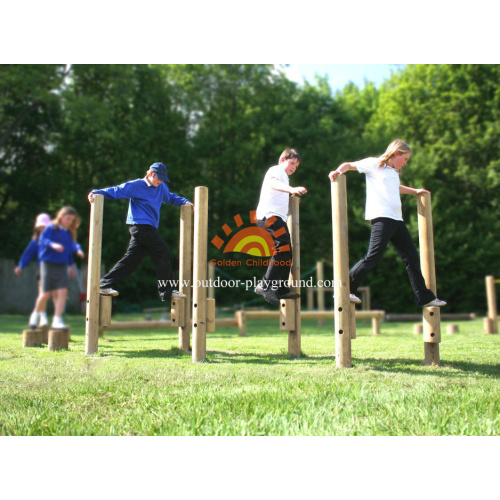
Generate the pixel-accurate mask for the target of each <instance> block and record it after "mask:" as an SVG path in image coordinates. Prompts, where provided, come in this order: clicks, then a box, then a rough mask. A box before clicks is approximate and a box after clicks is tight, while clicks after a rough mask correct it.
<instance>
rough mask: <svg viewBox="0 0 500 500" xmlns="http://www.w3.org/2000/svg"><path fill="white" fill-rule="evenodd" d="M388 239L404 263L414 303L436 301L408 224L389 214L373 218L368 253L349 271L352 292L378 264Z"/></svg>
mask: <svg viewBox="0 0 500 500" xmlns="http://www.w3.org/2000/svg"><path fill="white" fill-rule="evenodd" d="M389 241H391V242H392V243H393V245H394V247H395V248H396V250H397V252H398V254H399V255H400V257H401V258H402V259H403V262H404V263H405V266H406V272H407V273H408V277H409V278H410V283H411V285H412V288H413V292H414V294H415V303H416V304H417V305H418V306H423V305H425V304H427V303H428V302H430V301H431V300H433V299H434V298H435V295H434V294H433V293H432V291H431V290H429V289H428V288H427V287H426V286H425V280H424V278H423V276H422V272H421V270H420V259H419V256H418V252H417V249H416V248H415V244H414V243H413V240H412V238H411V235H410V233H409V231H408V229H407V227H406V225H405V223H404V222H403V221H396V220H393V219H389V218H386V217H380V218H378V219H373V220H372V228H371V234H370V244H369V247H368V252H367V254H366V255H365V256H364V257H363V258H362V259H361V260H360V261H359V262H358V263H357V264H356V265H354V266H353V268H352V269H351V270H350V272H349V278H350V280H349V281H350V287H351V293H356V292H357V290H358V287H359V285H360V284H361V282H362V281H363V279H364V278H365V277H366V275H367V274H368V273H369V272H370V271H371V270H372V269H373V268H374V267H375V266H376V265H377V263H378V261H379V260H380V259H381V257H382V255H383V254H384V251H385V249H386V248H387V245H388V243H389Z"/></svg>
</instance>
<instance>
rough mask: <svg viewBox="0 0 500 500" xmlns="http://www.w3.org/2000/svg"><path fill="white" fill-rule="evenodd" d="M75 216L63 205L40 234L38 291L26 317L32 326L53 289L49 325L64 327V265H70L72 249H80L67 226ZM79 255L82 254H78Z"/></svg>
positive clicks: (66, 293)
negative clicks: (39, 279) (53, 297)
mask: <svg viewBox="0 0 500 500" xmlns="http://www.w3.org/2000/svg"><path fill="white" fill-rule="evenodd" d="M77 218H79V216H78V213H77V211H76V210H75V209H74V208H73V207H63V208H61V210H59V212H58V213H57V215H56V218H55V219H54V221H53V222H51V223H50V224H49V225H48V226H47V227H46V228H45V230H44V231H43V233H42V234H41V235H40V239H39V240H38V247H39V248H38V257H39V259H40V276H41V290H40V293H39V294H38V298H37V300H36V303H35V311H34V312H33V313H32V314H31V316H30V321H29V324H30V326H31V327H32V328H35V327H36V325H37V323H38V319H39V317H40V315H42V314H43V313H44V312H45V307H46V304H47V300H48V299H49V297H50V295H51V294H52V292H54V291H57V294H56V299H55V304H54V319H53V321H52V328H64V327H65V324H64V322H63V320H62V314H63V311H64V306H65V305H66V298H67V295H68V286H69V275H68V266H72V265H73V263H74V261H73V252H77V251H79V252H81V249H80V250H79V245H78V244H77V243H76V241H75V236H76V235H74V234H72V233H71V232H70V228H71V226H72V224H73V223H74V221H75V219H77ZM82 255H83V254H82Z"/></svg>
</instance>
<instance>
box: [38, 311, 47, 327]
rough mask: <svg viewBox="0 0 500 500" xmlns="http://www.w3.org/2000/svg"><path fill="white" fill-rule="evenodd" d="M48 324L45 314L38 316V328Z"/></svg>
mask: <svg viewBox="0 0 500 500" xmlns="http://www.w3.org/2000/svg"><path fill="white" fill-rule="evenodd" d="M48 324H49V318H47V314H46V313H41V314H40V326H47V325H48Z"/></svg>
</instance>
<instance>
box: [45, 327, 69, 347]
mask: <svg viewBox="0 0 500 500" xmlns="http://www.w3.org/2000/svg"><path fill="white" fill-rule="evenodd" d="M68 341H69V328H68V327H66V328H58V329H52V330H49V344H48V348H49V351H60V350H61V349H68Z"/></svg>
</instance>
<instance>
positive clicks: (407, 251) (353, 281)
mask: <svg viewBox="0 0 500 500" xmlns="http://www.w3.org/2000/svg"><path fill="white" fill-rule="evenodd" d="M410 156H411V148H410V146H408V144H406V143H404V142H403V141H401V140H399V139H397V140H395V141H393V142H391V144H389V146H388V147H387V150H386V152H385V153H384V154H383V155H382V156H381V157H375V158H365V159H364V160H360V161H355V162H349V163H342V165H340V166H339V167H338V168H337V170H334V171H332V172H330V174H329V175H328V177H329V178H330V180H331V181H334V180H335V178H336V177H337V176H338V175H342V174H344V173H345V172H347V171H348V170H357V171H358V172H361V173H363V174H365V175H366V208H365V219H366V220H369V221H371V226H372V227H371V234H370V245H369V248H368V252H367V254H366V255H365V256H364V257H363V258H362V259H361V260H360V261H359V262H358V263H357V264H356V265H355V266H354V267H353V268H352V269H351V270H350V272H349V278H350V279H349V281H350V290H351V302H356V303H360V302H361V300H360V299H359V298H358V297H356V292H357V289H358V287H359V285H360V283H361V282H362V281H363V279H364V278H365V277H366V275H367V274H368V272H369V271H370V270H371V269H373V268H374V267H375V266H376V265H377V263H378V261H379V260H380V258H381V257H382V255H383V253H384V251H385V249H386V248H387V245H388V243H389V241H391V242H392V244H393V245H394V247H395V248H396V250H397V252H398V254H399V256H400V257H401V259H402V260H403V262H404V263H405V266H406V272H407V273H408V277H409V278H410V283H411V286H412V288H413V292H414V294H415V303H416V304H417V305H418V306H421V307H425V306H439V307H441V306H444V305H446V302H444V301H443V300H439V299H438V298H437V297H436V296H435V295H434V293H433V292H432V291H431V290H429V289H428V288H427V287H426V285H425V280H424V277H423V276H422V272H421V270H420V259H419V256H418V252H417V249H416V247H415V244H414V243H413V240H412V238H411V236H410V233H409V231H408V229H407V227H406V224H405V223H404V221H403V214H402V211H401V198H400V193H404V194H414V195H417V194H420V193H428V192H429V191H427V190H426V189H414V188H410V187H407V186H402V185H401V184H400V183H399V174H400V172H401V170H402V169H403V168H404V167H405V165H406V163H407V162H408V160H409V159H410Z"/></svg>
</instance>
